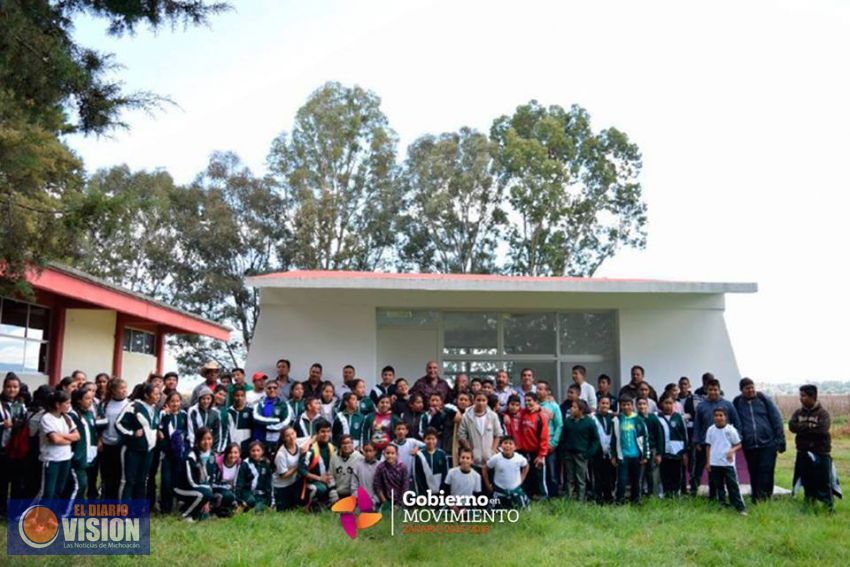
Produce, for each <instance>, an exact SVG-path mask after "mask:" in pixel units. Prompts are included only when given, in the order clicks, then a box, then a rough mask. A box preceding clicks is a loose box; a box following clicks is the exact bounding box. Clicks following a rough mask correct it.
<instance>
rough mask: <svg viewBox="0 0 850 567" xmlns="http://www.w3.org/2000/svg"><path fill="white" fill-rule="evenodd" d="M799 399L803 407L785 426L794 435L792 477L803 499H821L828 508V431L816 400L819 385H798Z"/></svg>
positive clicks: (826, 414) (829, 498)
mask: <svg viewBox="0 0 850 567" xmlns="http://www.w3.org/2000/svg"><path fill="white" fill-rule="evenodd" d="M800 403H801V404H802V406H803V407H801V408H800V409H798V410H797V411H795V412H794V415H792V416H791V419H790V420H789V421H788V428H789V429H790V430H791V432H792V433H795V434H796V435H797V438H796V443H795V444H796V446H797V461H796V462H795V463H794V481H795V483H796V480H797V479H798V478H799V479H800V481H801V482H802V485H803V490H804V491H805V495H806V502H809V503H812V502H814V501H815V500H820V501H821V502H823V503H824V504H826V506H827V508H829V511H830V512H831V511H832V510H833V501H832V459H831V458H830V454H829V453H830V450H831V448H832V447H831V441H832V440H831V437H830V435H829V426H830V420H829V412H827V411H826V410H825V409H824V408H823V406H821V405H820V402H818V388H817V386H814V385H806V386H800Z"/></svg>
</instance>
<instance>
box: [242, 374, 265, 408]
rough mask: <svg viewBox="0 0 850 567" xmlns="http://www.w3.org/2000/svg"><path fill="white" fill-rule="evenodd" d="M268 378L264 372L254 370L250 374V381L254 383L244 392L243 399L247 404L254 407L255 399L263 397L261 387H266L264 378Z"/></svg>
mask: <svg viewBox="0 0 850 567" xmlns="http://www.w3.org/2000/svg"><path fill="white" fill-rule="evenodd" d="M268 379H269V377H268V376H266V373H265V372H254V374H252V375H251V383H252V384H253V385H254V389H253V390H251V391H249V392H245V400H246V401H247V402H248V405H249V406H251V407H254V404H255V403H257V400H259V399H260V398H262V397H263V389H264V388H265V387H266V380H268Z"/></svg>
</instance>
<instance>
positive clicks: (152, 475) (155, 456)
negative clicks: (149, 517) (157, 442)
mask: <svg viewBox="0 0 850 567" xmlns="http://www.w3.org/2000/svg"><path fill="white" fill-rule="evenodd" d="M161 454H162V451H159V450H158V449H154V450H153V451H152V452H151V465H150V469H148V481H147V487H146V491H145V494H146V496H147V498H148V502H150V506H151V508H150V509H151V510H153V509H154V506H156V473H157V471H158V470H159V458H160V455H161Z"/></svg>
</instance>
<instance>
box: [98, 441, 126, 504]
mask: <svg viewBox="0 0 850 567" xmlns="http://www.w3.org/2000/svg"><path fill="white" fill-rule="evenodd" d="M122 472H123V471H122V470H121V446H120V445H104V446H103V452H102V453H101V454H100V482H101V486H102V488H103V490H102V492H103V499H104V500H118V499H119V497H120V496H121V495H120V494H119V491H120V490H121V474H122Z"/></svg>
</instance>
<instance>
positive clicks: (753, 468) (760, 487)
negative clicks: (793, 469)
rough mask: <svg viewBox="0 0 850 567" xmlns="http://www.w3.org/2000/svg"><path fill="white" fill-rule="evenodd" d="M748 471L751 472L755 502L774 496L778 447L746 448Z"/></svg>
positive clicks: (752, 494)
mask: <svg viewBox="0 0 850 567" xmlns="http://www.w3.org/2000/svg"><path fill="white" fill-rule="evenodd" d="M744 457H745V458H746V459H747V472H749V473H750V487H751V489H752V493H751V498H752V499H753V502H758V501H759V500H770V497H771V496H773V473H774V471H775V470H776V447H761V448H758V449H744Z"/></svg>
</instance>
